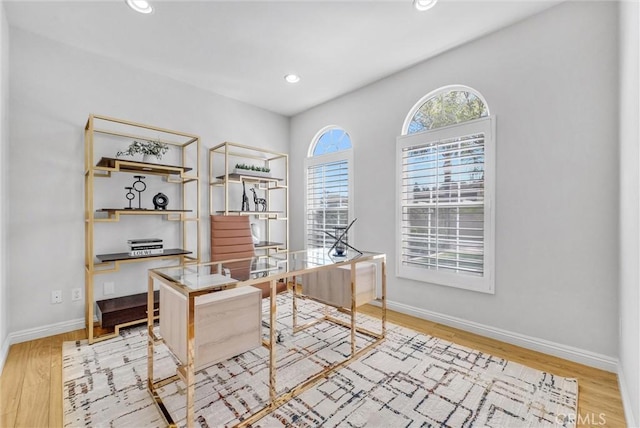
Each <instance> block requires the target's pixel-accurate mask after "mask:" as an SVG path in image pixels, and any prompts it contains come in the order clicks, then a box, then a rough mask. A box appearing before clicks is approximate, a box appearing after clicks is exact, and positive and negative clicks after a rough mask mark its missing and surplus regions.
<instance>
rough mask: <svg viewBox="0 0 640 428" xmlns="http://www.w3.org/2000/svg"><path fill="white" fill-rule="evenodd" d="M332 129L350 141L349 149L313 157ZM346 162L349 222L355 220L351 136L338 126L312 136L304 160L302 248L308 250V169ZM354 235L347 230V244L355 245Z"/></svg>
mask: <svg viewBox="0 0 640 428" xmlns="http://www.w3.org/2000/svg"><path fill="white" fill-rule="evenodd" d="M333 129H340V130H342V131H344V132H345V133H346V134H347V135H348V136H349V139H350V140H351V148H349V149H343V150H338V151H336V152H331V153H325V154H321V155H314V154H313V152H314V151H315V147H316V145H317V143H318V141H319V140H320V137H322V136H323V135H324V134H325V133H326V132H328V131H331V130H333ZM340 161H346V163H347V174H348V183H347V190H348V192H349V199H348V202H347V219H348V221H351V220H352V219H354V218H355V210H354V197H353V195H354V192H353V188H354V186H353V175H354V174H353V140H352V139H351V134H349V133H348V132H346V131H345V130H344V128H341V127H339V126H327V127H324V128H322V129H321V130H320V131H318V133H317V134H316V135H315V136H314V138H313V140H312V141H311V144H310V145H309V150H308V152H307V157H306V158H305V160H304V195H303V197H304V246H305V248H308V246H309V230H308V226H309V224H308V210H309V207H308V205H307V201H308V199H307V198H308V191H309V168H310V167H316V166H320V165H323V164H329V163H334V162H340ZM355 242H356V241H355V233H354V230H353V228H352V229H350V230H349V243H351V244H352V245H353V243H355Z"/></svg>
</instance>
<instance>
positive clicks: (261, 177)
mask: <svg viewBox="0 0 640 428" xmlns="http://www.w3.org/2000/svg"><path fill="white" fill-rule="evenodd" d="M239 163H240V164H250V165H251V166H255V167H262V168H268V169H270V170H271V171H270V172H269V173H262V172H254V171H250V170H240V169H236V168H235V165H236V164H239ZM243 188H244V189H245V193H246V195H247V197H248V201H249V206H250V209H249V210H243V209H242V208H243V204H242V197H241V195H242V193H243ZM251 188H253V189H254V190H255V191H256V192H259V193H260V196H261V197H262V198H263V199H265V200H266V209H265V210H264V211H261V210H259V208H256V205H255V204H254V202H253V200H254V199H253V195H252V193H251V192H250V189H251ZM209 212H210V213H211V214H221V215H245V216H252V217H253V219H254V220H255V221H257V222H261V225H262V226H263V227H262V229H261V232H262V233H263V234H264V236H261V237H260V242H258V243H257V244H256V245H255V247H256V250H260V251H262V252H263V253H265V254H269V253H270V252H272V251H275V252H279V251H287V250H288V249H289V216H288V215H289V157H288V155H286V154H284V153H278V152H274V151H271V150H265V149H262V148H257V147H251V146H247V145H243V144H238V143H230V142H224V143H222V144H219V145H217V146H215V147H212V148H211V149H209ZM252 221H253V220H252Z"/></svg>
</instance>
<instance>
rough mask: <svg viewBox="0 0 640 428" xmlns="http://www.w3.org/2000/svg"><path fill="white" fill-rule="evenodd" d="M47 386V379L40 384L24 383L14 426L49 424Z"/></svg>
mask: <svg viewBox="0 0 640 428" xmlns="http://www.w3.org/2000/svg"><path fill="white" fill-rule="evenodd" d="M49 388H50V384H49V381H48V380H47V381H46V382H41V383H40V384H34V385H25V386H24V387H23V388H22V394H20V407H19V408H18V415H17V417H16V425H15V426H16V427H48V426H49V406H50V405H49V404H48V403H49ZM44 403H47V404H46V405H45V404H44Z"/></svg>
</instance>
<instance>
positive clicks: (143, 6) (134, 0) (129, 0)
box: [124, 0, 153, 13]
mask: <svg viewBox="0 0 640 428" xmlns="http://www.w3.org/2000/svg"><path fill="white" fill-rule="evenodd" d="M124 1H125V3H126V4H127V6H129V7H130V8H131V9H133V10H135V11H136V12H140V13H151V12H153V8H152V7H151V5H150V4H149V2H148V1H147V0H124Z"/></svg>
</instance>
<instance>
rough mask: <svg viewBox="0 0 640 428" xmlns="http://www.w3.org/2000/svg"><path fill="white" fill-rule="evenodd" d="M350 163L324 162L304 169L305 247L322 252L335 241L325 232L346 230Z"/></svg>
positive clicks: (332, 232) (341, 161)
mask: <svg viewBox="0 0 640 428" xmlns="http://www.w3.org/2000/svg"><path fill="white" fill-rule="evenodd" d="M349 197H350V195H349V163H348V161H347V160H339V161H334V162H326V163H321V164H317V165H310V166H308V167H307V205H306V206H307V213H306V214H307V247H308V248H322V247H330V246H331V245H333V242H334V240H333V239H331V238H330V237H328V236H327V234H326V233H324V231H325V230H326V231H328V232H329V233H331V234H335V232H334V228H335V227H338V226H343V227H344V226H347V225H348V220H349Z"/></svg>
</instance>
